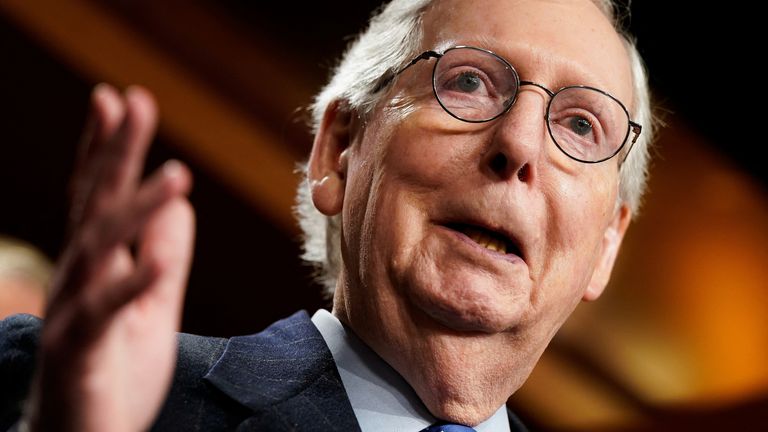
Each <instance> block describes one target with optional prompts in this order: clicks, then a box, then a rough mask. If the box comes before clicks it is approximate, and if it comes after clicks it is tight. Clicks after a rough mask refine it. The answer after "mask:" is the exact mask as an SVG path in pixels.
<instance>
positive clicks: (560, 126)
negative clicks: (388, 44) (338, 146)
mask: <svg viewBox="0 0 768 432" xmlns="http://www.w3.org/2000/svg"><path fill="white" fill-rule="evenodd" d="M432 58H436V59H437V61H436V62H435V66H434V68H433V70H432V89H433V90H434V94H435V98H436V99H437V101H438V103H439V104H440V106H442V107H443V109H444V110H445V111H446V112H447V113H448V114H450V115H451V116H453V117H455V118H457V119H459V120H461V121H465V122H469V123H483V122H488V121H491V120H494V119H496V118H498V117H499V116H501V115H503V114H504V113H506V112H507V111H509V109H510V108H511V107H512V105H514V103H515V100H516V99H517V95H518V93H519V91H520V87H521V86H525V85H531V86H535V87H538V88H540V89H542V90H543V91H545V92H546V93H547V94H548V95H549V97H550V99H549V104H547V112H546V115H545V120H546V122H547V129H548V130H549V135H550V136H551V137H552V141H554V143H555V145H556V146H557V147H558V148H559V149H560V150H562V152H563V153H565V154H566V155H567V156H568V157H570V158H571V159H575V160H577V161H579V162H584V163H597V162H602V161H605V160H608V159H610V158H612V157H613V156H615V155H616V154H618V153H619V152H620V151H621V149H622V148H623V147H624V145H625V144H626V142H627V139H628V138H629V135H630V133H632V134H634V136H633V138H632V142H631V144H630V150H631V149H632V145H634V143H635V141H637V138H638V137H639V136H640V132H641V131H642V126H640V125H639V124H637V123H635V122H633V121H632V120H630V118H629V111H627V108H626V107H625V106H624V104H622V103H621V102H620V101H619V100H618V99H616V98H615V97H613V96H611V95H610V94H608V93H606V92H604V91H602V90H599V89H596V88H593V87H588V86H581V85H575V86H568V87H563V88H561V89H560V90H558V91H556V92H553V91H551V90H549V89H547V88H546V87H544V86H543V85H541V84H537V83H534V82H531V81H521V80H520V76H519V75H518V74H517V71H516V70H515V68H514V67H512V65H511V64H510V63H509V62H508V61H507V60H505V59H504V58H502V57H501V56H499V55H497V54H495V53H494V52H492V51H488V50H486V49H483V48H477V47H472V46H456V47H452V48H448V49H446V50H445V51H444V52H443V53H438V52H436V51H425V52H423V53H421V54H420V55H419V56H418V57H416V58H414V59H413V60H412V61H411V62H410V63H408V64H407V65H405V67H403V68H402V69H400V70H399V71H397V72H396V73H392V74H389V75H388V76H385V77H382V81H380V83H379V85H378V86H377V87H376V89H375V91H379V90H381V89H382V88H383V87H384V86H386V85H388V84H389V83H390V82H391V81H392V79H394V78H395V77H396V76H397V75H400V74H401V73H403V72H404V71H405V70H406V69H408V68H409V67H411V66H413V65H414V64H416V63H418V62H419V61H421V60H429V59H432ZM627 153H629V151H627ZM625 157H626V156H625Z"/></svg>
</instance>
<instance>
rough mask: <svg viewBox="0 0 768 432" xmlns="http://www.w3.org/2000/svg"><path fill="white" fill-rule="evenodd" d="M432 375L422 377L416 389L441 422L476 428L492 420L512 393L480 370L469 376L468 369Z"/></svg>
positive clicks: (435, 372) (434, 372)
mask: <svg viewBox="0 0 768 432" xmlns="http://www.w3.org/2000/svg"><path fill="white" fill-rule="evenodd" d="M446 366H447V368H449V369H450V366H448V365H446ZM432 372H433V375H431V376H423V379H424V380H423V382H421V383H418V384H417V386H415V389H416V393H417V394H418V395H419V397H420V398H421V400H422V401H423V402H424V404H425V405H426V406H427V409H429V411H430V412H431V413H432V415H434V416H435V417H436V418H438V419H441V420H446V421H450V422H455V423H460V424H464V425H468V426H476V425H478V424H480V423H482V422H484V421H485V420H487V419H488V418H490V417H491V416H492V415H493V414H494V413H495V412H496V411H497V410H498V409H499V408H500V407H501V406H503V405H504V404H505V403H506V400H507V398H508V397H509V395H510V394H511V393H512V391H511V390H510V391H505V390H504V389H503V388H502V386H503V384H502V383H501V382H498V381H497V380H492V379H488V378H489V377H482V376H477V375H475V374H476V372H477V371H474V373H470V370H468V369H466V368H462V370H458V371H454V370H445V368H440V370H434V371H432ZM419 387H421V388H419Z"/></svg>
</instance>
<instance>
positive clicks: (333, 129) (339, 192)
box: [307, 101, 353, 216]
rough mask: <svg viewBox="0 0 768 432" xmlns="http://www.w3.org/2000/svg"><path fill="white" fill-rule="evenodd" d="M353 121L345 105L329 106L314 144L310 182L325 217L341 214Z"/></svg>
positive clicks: (315, 201) (310, 160) (338, 102)
mask: <svg viewBox="0 0 768 432" xmlns="http://www.w3.org/2000/svg"><path fill="white" fill-rule="evenodd" d="M352 118H353V116H352V114H351V113H350V112H349V110H347V109H345V107H344V104H343V103H342V102H340V101H334V102H332V103H330V104H329V105H328V106H327V107H326V109H325V113H324V114H323V120H322V122H321V124H320V127H319V128H318V131H317V134H316V135H315V141H314V143H313V144H312V153H311V155H310V157H309V167H308V172H307V180H308V181H309V183H310V191H311V194H312V202H313V203H314V205H315V207H316V208H317V210H318V211H320V212H321V213H323V214H325V215H326V216H333V215H336V214H339V213H340V212H341V209H342V207H343V205H344V189H345V186H346V176H347V149H348V148H349V145H350V140H351V137H352V133H351V130H352Z"/></svg>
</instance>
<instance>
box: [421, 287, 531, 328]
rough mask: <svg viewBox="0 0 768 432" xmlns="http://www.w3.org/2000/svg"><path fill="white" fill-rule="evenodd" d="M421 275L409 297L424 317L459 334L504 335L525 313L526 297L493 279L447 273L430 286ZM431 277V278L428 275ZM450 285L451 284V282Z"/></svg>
mask: <svg viewBox="0 0 768 432" xmlns="http://www.w3.org/2000/svg"><path fill="white" fill-rule="evenodd" d="M424 277H425V275H424V274H423V273H422V274H421V275H419V276H418V279H421V280H416V281H413V282H414V283H413V284H410V289H409V290H408V292H407V295H408V296H409V297H410V301H411V302H412V303H413V304H414V305H415V306H416V308H417V309H418V310H420V311H421V312H422V313H424V314H425V315H427V316H429V317H430V318H431V319H432V320H434V321H436V322H437V323H439V324H440V325H442V326H445V327H447V328H448V329H450V330H453V331H457V332H470V333H471V332H481V333H486V334H495V333H502V332H505V331H508V330H510V329H511V328H513V327H515V326H516V324H517V323H518V322H519V320H520V318H521V316H522V315H523V314H524V312H525V306H526V305H527V304H528V302H527V296H526V295H524V293H522V292H517V293H515V292H513V291H512V290H510V289H508V288H507V287H504V286H503V284H501V283H499V282H498V281H497V280H496V279H495V278H493V277H492V276H491V277H489V276H488V275H483V274H474V273H470V274H454V273H452V272H447V273H445V274H444V275H443V276H442V277H440V281H439V283H431V284H429V283H427V281H426V280H423V278H424ZM426 277H429V275H426ZM433 280H434V279H433ZM449 281H450V282H449Z"/></svg>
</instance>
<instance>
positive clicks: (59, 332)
mask: <svg viewBox="0 0 768 432" xmlns="http://www.w3.org/2000/svg"><path fill="white" fill-rule="evenodd" d="M156 124H157V108H156V106H155V103H154V101H153V99H152V96H151V95H150V94H149V92H148V91H146V90H144V89H142V88H139V87H130V88H128V89H127V90H126V91H125V92H124V94H120V93H119V92H118V91H117V90H115V89H114V88H113V87H110V86H108V85H104V84H101V85H99V86H97V87H96V88H95V89H94V91H93V96H92V107H91V114H90V118H89V121H88V124H87V126H86V131H85V133H84V137H83V142H82V146H81V149H80V155H79V161H78V163H77V166H76V168H75V173H74V178H73V183H72V185H73V188H72V203H71V204H72V205H71V208H72V210H71V215H70V237H69V241H68V244H67V245H66V248H65V251H64V254H63V255H62V258H61V260H60V262H59V263H58V265H57V269H56V274H55V276H54V281H53V283H54V286H53V289H54V291H53V297H52V299H51V303H50V304H49V306H48V311H47V318H46V322H45V326H44V328H43V334H42V342H41V346H42V348H41V352H40V356H41V357H40V358H41V362H40V365H39V368H38V370H37V374H36V376H35V382H34V385H33V390H32V393H33V394H32V398H31V400H30V406H29V408H30V409H29V411H28V414H27V420H28V422H29V423H28V424H29V426H30V428H31V430H46V431H49V430H56V431H107V430H108V431H139V430H144V429H147V428H148V427H149V426H150V425H151V424H152V422H153V420H154V418H155V416H156V415H157V413H158V411H159V409H160V408H161V406H162V404H163V401H164V400H165V397H166V393H167V392H168V388H169V385H170V382H171V378H172V376H173V371H174V367H175V361H176V331H177V330H178V327H179V323H180V317H181V308H182V302H183V298H184V289H185V286H186V282H187V275H188V272H189V265H190V258H191V253H192V247H193V236H194V216H193V212H192V208H191V206H190V205H189V202H188V201H187V199H186V194H187V192H188V191H189V188H190V184H191V176H190V173H189V171H188V170H187V168H186V167H184V166H183V165H182V164H181V163H179V162H175V161H171V162H167V163H166V164H165V165H164V166H163V167H161V168H160V169H159V170H157V171H156V172H155V173H153V174H152V175H151V176H150V177H149V178H147V179H146V180H142V178H141V177H142V171H143V166H144V159H145V156H146V152H147V149H148V147H149V143H150V142H151V140H152V138H153V136H154V133H155V127H156Z"/></svg>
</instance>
